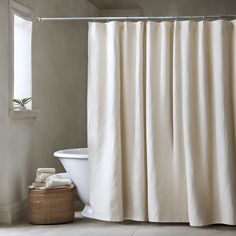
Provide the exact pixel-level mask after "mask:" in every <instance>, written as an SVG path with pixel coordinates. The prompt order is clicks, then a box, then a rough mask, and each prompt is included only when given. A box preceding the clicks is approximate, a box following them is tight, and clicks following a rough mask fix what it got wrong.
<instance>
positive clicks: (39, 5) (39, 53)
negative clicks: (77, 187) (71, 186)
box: [0, 0, 97, 223]
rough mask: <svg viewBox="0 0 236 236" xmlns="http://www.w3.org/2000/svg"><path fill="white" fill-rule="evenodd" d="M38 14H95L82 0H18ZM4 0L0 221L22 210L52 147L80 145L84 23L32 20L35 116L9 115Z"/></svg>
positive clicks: (2, 6) (5, 0) (3, 5)
mask: <svg viewBox="0 0 236 236" xmlns="http://www.w3.org/2000/svg"><path fill="white" fill-rule="evenodd" d="M18 2H21V3H22V2H23V3H24V5H26V6H27V7H30V8H32V9H33V11H34V14H35V15H40V16H59V15H61V16H70V15H96V14H97V9H96V8H95V7H94V6H93V5H92V4H90V3H89V2H87V1H86V0H77V1H75V0H67V1H64V0H50V1H48V0H36V1H29V0H18ZM9 3H10V1H9V0H1V1H0V161H1V164H0V223H1V222H5V223H11V222H12V221H14V220H17V219H18V218H19V217H20V216H22V214H24V213H26V203H27V201H26V200H27V193H28V189H27V187H28V185H29V184H30V183H31V182H32V181H33V180H34V177H35V170H36V168H38V167H51V166H53V167H56V168H57V169H58V171H60V170H62V167H61V165H60V164H59V161H58V160H56V159H54V158H52V156H53V152H54V151H56V150H57V149H62V148H70V147H84V146H86V83H87V82H86V81H87V80H86V74H87V66H86V65H87V24H86V23H83V24H81V23H78V22H77V23H76V22H74V23H73V22H70V23H69V22H67V23H66V22H57V23H55V22H54V23H53V22H48V23H43V22H42V23H35V24H34V25H33V42H32V51H33V65H32V67H33V107H34V108H36V109H39V113H38V115H37V118H36V120H35V121H33V120H25V119H23V120H13V119H12V118H11V117H10V116H9V98H10V86H9V85H10V63H9V62H10V51H9V47H10V27H9V26H10V25H9V14H10V7H9Z"/></svg>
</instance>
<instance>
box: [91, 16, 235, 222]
mask: <svg viewBox="0 0 236 236" xmlns="http://www.w3.org/2000/svg"><path fill="white" fill-rule="evenodd" d="M235 26H236V21H224V20H217V21H211V22H210V21H199V22H193V21H175V22H165V21H164V22H109V23H96V22H92V23H90V24H89V51H88V55H89V66H88V147H89V162H90V203H91V206H92V209H93V217H94V218H97V219H101V220H108V221H122V220H124V219H131V220H137V221H152V222H189V223H190V225H193V226H200V225H207V224H213V223H225V224H233V225H234V224H236V128H235V126H236V72H235V70H236V69H235V68H236V32H235Z"/></svg>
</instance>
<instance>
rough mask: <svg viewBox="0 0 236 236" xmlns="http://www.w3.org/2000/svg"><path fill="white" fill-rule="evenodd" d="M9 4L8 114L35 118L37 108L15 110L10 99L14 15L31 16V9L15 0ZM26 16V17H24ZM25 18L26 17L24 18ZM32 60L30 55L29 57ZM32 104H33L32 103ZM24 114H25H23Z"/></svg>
mask: <svg viewBox="0 0 236 236" xmlns="http://www.w3.org/2000/svg"><path fill="white" fill-rule="evenodd" d="M9 2H10V6H9V10H10V14H9V16H10V19H9V24H10V26H9V28H10V35H9V38H10V45H9V55H10V57H9V59H10V62H9V70H10V71H9V75H10V79H9V116H10V117H11V118H13V119H18V117H17V116H18V114H19V119H23V118H27V119H28V118H35V117H36V113H37V112H38V110H35V109H33V107H32V108H31V109H30V110H26V111H22V110H21V111H17V110H15V109H14V106H13V102H12V99H13V98H14V15H17V16H19V17H22V18H23V19H26V18H27V17H32V16H33V11H32V9H30V8H28V7H26V6H24V5H22V4H20V3H18V2H15V1H13V0H12V1H9ZM25 17H26V18H25ZM26 20H27V19H26ZM31 60H32V57H31ZM32 105H33V104H32ZM24 114H25V115H24Z"/></svg>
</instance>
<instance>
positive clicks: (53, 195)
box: [29, 187, 75, 224]
mask: <svg viewBox="0 0 236 236" xmlns="http://www.w3.org/2000/svg"><path fill="white" fill-rule="evenodd" d="M74 202H75V190H74V187H70V188H64V189H43V190H41V189H29V222H30V223H31V224H60V223H69V222H72V221H73V220H74Z"/></svg>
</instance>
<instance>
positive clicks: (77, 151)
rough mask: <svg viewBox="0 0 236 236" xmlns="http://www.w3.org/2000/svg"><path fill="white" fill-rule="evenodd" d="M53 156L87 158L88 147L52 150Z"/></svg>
mask: <svg viewBox="0 0 236 236" xmlns="http://www.w3.org/2000/svg"><path fill="white" fill-rule="evenodd" d="M53 155H54V157H57V158H68V159H85V160H86V159H88V148H69V149H63V150H58V151H56V152H54V154H53Z"/></svg>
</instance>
